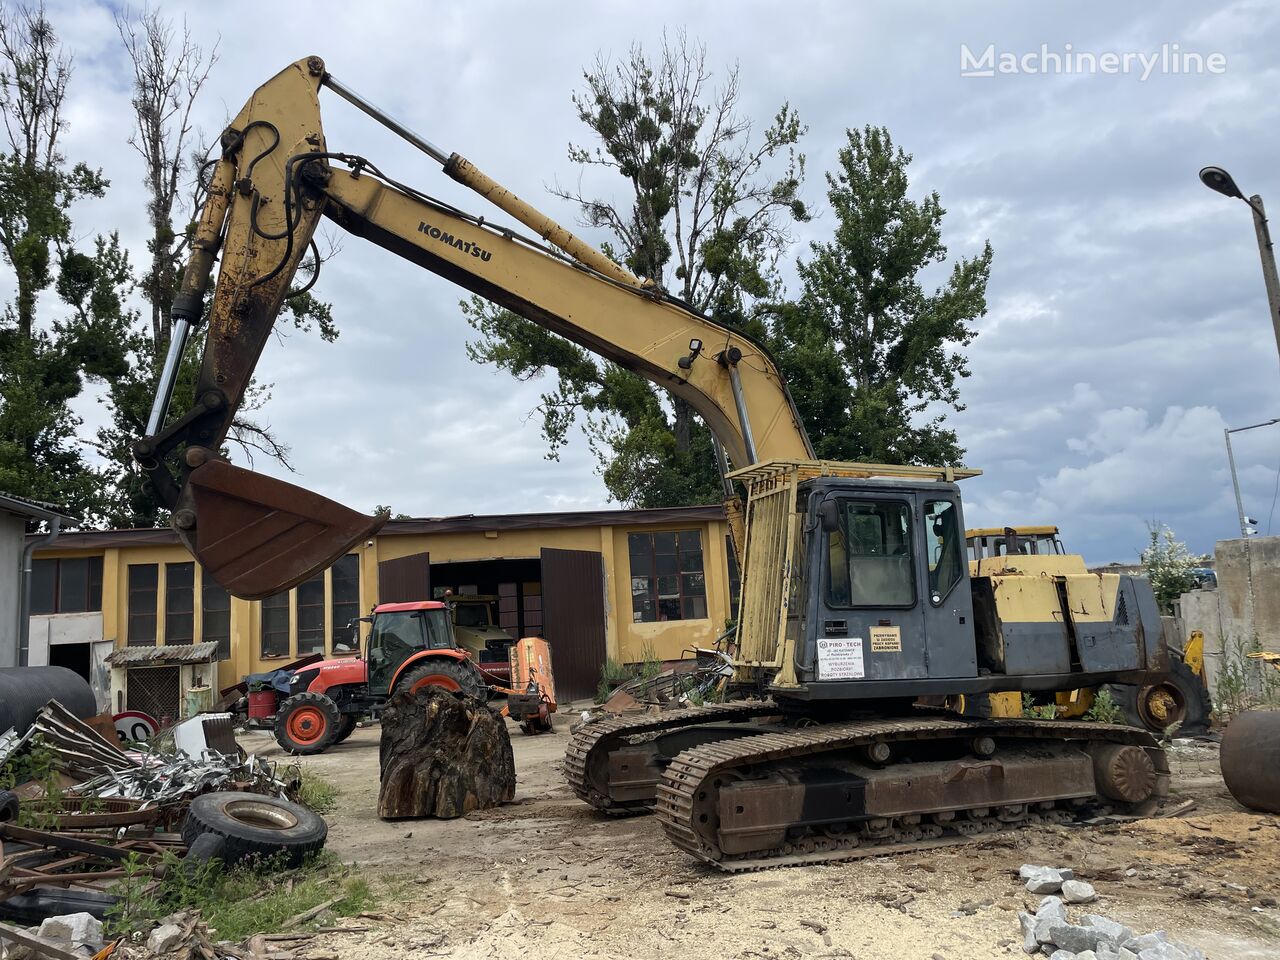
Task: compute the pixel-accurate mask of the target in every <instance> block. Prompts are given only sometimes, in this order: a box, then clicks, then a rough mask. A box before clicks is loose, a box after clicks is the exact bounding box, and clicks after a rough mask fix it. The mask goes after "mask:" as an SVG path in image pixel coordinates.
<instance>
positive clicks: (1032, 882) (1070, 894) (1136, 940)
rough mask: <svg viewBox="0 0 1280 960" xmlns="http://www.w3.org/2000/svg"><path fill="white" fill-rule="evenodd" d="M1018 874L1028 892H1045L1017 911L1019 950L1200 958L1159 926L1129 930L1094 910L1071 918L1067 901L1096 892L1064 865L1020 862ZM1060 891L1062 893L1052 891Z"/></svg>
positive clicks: (1127, 959)
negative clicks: (1035, 903)
mask: <svg viewBox="0 0 1280 960" xmlns="http://www.w3.org/2000/svg"><path fill="white" fill-rule="evenodd" d="M1018 876H1019V878H1020V879H1021V880H1023V881H1024V885H1025V887H1026V889H1027V891H1028V892H1029V893H1042V892H1048V893H1049V894H1050V895H1049V896H1046V897H1044V899H1043V900H1041V901H1040V904H1039V905H1038V906H1037V907H1036V912H1035V913H1034V914H1032V913H1027V912H1026V911H1022V912H1020V913H1019V914H1018V923H1019V926H1020V927H1021V930H1022V950H1023V952H1024V953H1026V954H1029V955H1040V956H1045V957H1048V958H1049V960H1205V955H1204V953H1203V952H1202V951H1201V950H1199V949H1198V948H1196V947H1193V946H1190V945H1188V944H1184V943H1174V942H1172V941H1170V940H1169V937H1168V934H1166V933H1165V932H1164V931H1163V930H1156V931H1155V932H1153V933H1144V934H1142V935H1135V934H1134V932H1133V930H1132V929H1130V928H1129V927H1127V926H1125V925H1124V924H1123V923H1120V922H1118V921H1116V920H1112V919H1111V918H1110V917H1106V916H1103V915H1102V914H1098V913H1085V914H1081V915H1080V917H1079V920H1078V922H1075V923H1073V922H1071V919H1070V916H1069V915H1068V912H1067V905H1068V904H1072V905H1076V904H1085V903H1092V902H1093V901H1095V900H1097V898H1098V895H1097V892H1096V891H1095V890H1094V889H1093V886H1092V885H1091V884H1088V883H1085V882H1084V881H1081V880H1076V879H1075V875H1074V874H1073V873H1072V871H1070V870H1063V869H1058V868H1054V867H1045V866H1036V865H1034V864H1029V863H1028V864H1023V865H1022V867H1021V868H1020V869H1019V870H1018ZM1057 892H1061V893H1062V896H1061V897H1059V896H1054V895H1053V894H1054V893H1057Z"/></svg>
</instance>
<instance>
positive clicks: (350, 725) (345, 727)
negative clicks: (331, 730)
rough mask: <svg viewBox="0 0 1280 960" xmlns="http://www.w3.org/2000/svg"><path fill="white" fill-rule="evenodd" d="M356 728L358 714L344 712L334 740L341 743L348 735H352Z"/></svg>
mask: <svg viewBox="0 0 1280 960" xmlns="http://www.w3.org/2000/svg"><path fill="white" fill-rule="evenodd" d="M355 728H356V715H355V714H354V713H344V714H343V715H342V717H341V718H340V719H339V720H338V732H337V733H336V734H335V735H334V738H333V742H334V743H335V744H339V743H341V742H342V741H343V740H345V739H347V737H349V736H351V734H352V732H353V731H354V730H355Z"/></svg>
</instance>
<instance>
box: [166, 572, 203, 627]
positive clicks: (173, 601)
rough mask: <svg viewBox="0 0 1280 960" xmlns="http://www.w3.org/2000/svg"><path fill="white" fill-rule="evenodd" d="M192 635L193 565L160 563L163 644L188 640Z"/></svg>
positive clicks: (194, 596)
mask: <svg viewBox="0 0 1280 960" xmlns="http://www.w3.org/2000/svg"><path fill="white" fill-rule="evenodd" d="M195 635H196V565H195V564H194V563H166V564H165V565H164V642H165V645H166V646H168V645H169V644H171V643H172V644H179V643H192V642H193V641H194V640H195Z"/></svg>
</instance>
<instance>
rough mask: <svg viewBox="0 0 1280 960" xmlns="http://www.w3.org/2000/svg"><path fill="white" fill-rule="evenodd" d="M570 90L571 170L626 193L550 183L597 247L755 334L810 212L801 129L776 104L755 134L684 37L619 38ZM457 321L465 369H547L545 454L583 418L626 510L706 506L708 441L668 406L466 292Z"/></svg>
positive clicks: (726, 86) (732, 95)
mask: <svg viewBox="0 0 1280 960" xmlns="http://www.w3.org/2000/svg"><path fill="white" fill-rule="evenodd" d="M584 80H585V89H584V90H582V91H581V92H579V93H577V94H575V95H574V97H573V104H574V107H575V109H576V110H577V113H578V118H579V119H580V120H581V121H582V122H583V123H584V124H585V125H586V127H587V128H588V129H589V130H590V131H591V134H592V137H593V140H594V143H593V145H591V146H570V148H569V157H570V159H571V160H573V161H574V162H576V163H579V164H581V165H583V166H596V167H602V168H605V169H608V170H610V171H612V172H614V173H616V174H617V175H618V176H619V177H620V178H621V180H622V182H623V184H624V186H623V190H624V191H625V193H624V196H625V199H622V200H614V199H602V198H599V197H594V196H591V197H589V196H584V195H581V194H578V193H573V192H569V191H564V190H560V189H556V190H555V191H553V192H555V193H556V194H557V195H558V196H560V197H562V198H564V199H568V200H570V201H572V202H574V203H576V204H578V205H579V207H580V209H581V211H582V216H583V220H584V221H585V222H586V224H587V225H588V226H591V227H593V228H597V229H603V230H606V231H607V232H608V233H609V236H610V241H609V242H608V243H607V244H605V251H606V253H608V254H609V255H610V256H613V257H614V258H615V259H617V260H619V261H620V262H622V263H623V264H625V265H626V266H627V267H628V268H629V269H630V270H631V271H632V272H634V273H636V274H638V275H639V276H642V277H646V278H649V279H650V280H652V281H654V282H655V283H657V284H659V285H660V286H662V287H663V288H665V289H668V290H670V291H672V292H673V293H675V294H677V295H678V296H679V297H680V298H681V299H683V300H684V301H686V302H687V303H689V304H690V305H692V307H693V308H694V309H695V310H698V311H702V312H705V313H708V314H709V315H711V316H712V317H714V318H715V319H716V320H718V321H719V322H721V323H724V324H727V325H729V326H734V327H742V328H753V327H755V328H758V329H755V332H763V328H761V327H759V324H758V323H756V322H754V321H752V319H751V317H750V314H751V312H752V309H753V306H754V304H756V303H758V302H759V301H761V300H762V299H763V298H766V297H776V295H777V293H778V290H779V289H780V283H779V280H778V275H777V271H776V264H777V261H778V258H779V257H780V255H781V254H782V252H783V251H784V250H785V249H786V247H787V246H788V244H789V242H790V235H789V233H788V230H787V228H788V225H789V224H791V223H793V222H797V221H805V220H808V219H809V213H808V211H807V209H806V208H805V206H804V203H803V202H802V201H801V200H800V196H799V191H800V186H801V183H802V182H803V179H804V157H803V155H801V154H798V153H797V152H796V150H795V147H796V144H797V143H798V142H799V139H800V137H801V136H802V135H803V133H804V132H805V128H804V127H803V125H801V123H800V121H799V119H798V117H797V116H796V113H795V111H794V110H793V109H792V108H791V107H790V106H789V105H787V104H783V105H782V107H781V108H780V109H779V110H778V111H777V113H776V115H775V116H774V119H773V122H772V123H771V124H769V125H768V126H767V127H765V128H764V129H763V131H762V132H760V133H759V134H757V133H756V132H755V131H754V130H753V126H752V123H751V121H750V120H749V119H748V118H746V117H745V116H743V115H742V114H741V113H740V112H739V110H740V106H741V104H740V96H741V94H740V89H739V81H738V74H737V70H736V69H731V70H729V71H727V73H726V75H725V76H724V78H723V82H722V83H721V84H720V85H719V87H718V88H717V89H714V90H713V89H712V87H711V82H712V77H711V73H710V71H709V70H708V69H707V67H706V51H705V49H703V48H702V47H701V46H700V45H698V44H694V43H690V42H689V41H688V40H687V39H686V38H685V37H684V36H682V35H681V36H677V37H675V38H664V39H663V42H662V45H661V48H660V49H659V50H658V51H656V52H655V53H654V54H653V55H650V54H649V53H648V52H646V51H645V50H644V49H642V48H641V47H639V46H636V47H633V48H632V49H631V51H630V52H629V53H628V55H627V56H626V57H625V58H623V59H622V60H621V61H620V62H617V63H613V62H610V61H607V60H603V59H602V60H599V61H597V62H596V63H595V64H594V66H593V67H592V68H591V69H590V70H588V71H586V72H585V74H584ZM462 310H463V314H464V315H465V316H466V318H467V321H468V322H469V323H470V324H471V325H472V327H473V328H475V330H476V331H477V332H478V333H479V334H480V336H479V339H478V340H476V341H475V342H472V343H470V344H468V348H467V349H468V353H469V355H470V356H471V358H472V359H473V360H475V361H476V362H478V363H487V364H493V365H495V366H497V367H499V368H500V369H503V370H506V371H507V372H508V373H510V374H511V375H512V376H514V377H516V378H517V379H519V380H529V379H532V378H534V377H541V376H544V375H547V374H554V375H555V378H556V382H555V385H554V386H553V387H552V388H551V389H548V390H547V391H546V392H545V393H544V394H543V396H542V400H541V404H540V407H539V412H540V413H541V417H542V430H543V435H544V437H545V438H546V441H547V446H548V453H547V456H548V458H550V459H555V458H556V457H558V455H559V451H560V449H561V448H562V447H563V446H564V444H565V443H566V442H567V440H568V436H569V431H570V430H571V428H572V427H573V426H574V425H575V423H577V422H578V421H579V419H581V421H582V426H583V429H584V431H585V433H586V435H587V438H588V441H589V442H590V445H591V449H592V451H593V453H594V454H595V455H596V458H597V460H598V462H599V465H600V474H601V477H602V478H603V480H604V483H605V487H606V488H607V489H608V491H609V494H610V496H611V497H612V498H613V499H614V500H616V501H618V502H620V503H624V504H626V505H628V506H633V507H653V506H669V505H678V504H692V503H711V502H715V501H717V500H719V499H720V498H721V496H722V492H721V487H720V480H719V473H718V470H717V468H716V464H715V459H714V456H713V452H712V443H711V435H710V433H709V432H708V431H707V429H706V427H705V426H703V425H702V424H701V423H699V422H698V421H696V420H695V418H694V415H693V412H692V410H691V409H690V408H689V406H688V405H687V404H686V403H684V402H683V401H681V400H678V399H674V398H671V397H669V396H668V395H667V394H666V393H665V392H664V391H662V390H660V389H659V388H657V387H655V386H654V385H652V384H651V383H649V382H648V381H647V380H645V379H643V378H642V377H640V376H638V375H637V374H634V373H630V372H628V371H625V370H622V369H621V368H619V367H617V366H616V365H614V364H612V363H610V362H609V361H606V360H602V359H599V358H597V357H594V356H593V355H591V354H590V353H589V352H588V351H586V350H584V349H583V348H581V347H578V346H576V345H574V344H572V343H569V342H568V341H566V340H564V339H563V338H561V337H559V336H557V335H555V334H552V333H549V332H547V331H545V330H543V329H542V328H541V327H538V326H537V325H535V324H533V323H532V322H531V321H528V320H524V319H523V318H521V317H518V316H516V315H515V314H513V313H511V312H510V311H507V310H504V309H502V308H500V307H497V306H495V305H493V304H490V303H487V302H486V301H484V300H481V299H479V298H473V299H471V300H470V301H464V302H463V304H462Z"/></svg>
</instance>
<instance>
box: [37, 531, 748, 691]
mask: <svg viewBox="0 0 1280 960" xmlns="http://www.w3.org/2000/svg"><path fill="white" fill-rule="evenodd" d="M727 536H728V526H727V524H726V522H725V519H724V512H723V510H721V508H719V507H677V508H668V509H656V510H600V511H589V512H575V513H538V514H512V515H505V516H463V517H447V518H432V519H421V520H392V521H390V522H389V523H388V524H387V525H386V527H384V528H383V530H382V531H381V532H380V533H379V534H378V535H377V537H376V538H375V539H373V540H370V541H369V542H367V543H365V544H363V545H360V546H358V547H357V548H356V549H355V550H354V551H353V552H352V553H350V554H348V555H347V556H346V557H344V558H342V559H341V560H339V561H338V562H337V563H336V564H334V566H332V567H331V568H330V569H328V570H326V571H325V572H324V573H323V574H320V575H319V576H317V577H316V578H314V579H313V580H311V581H308V582H306V583H303V584H301V585H300V586H298V587H295V588H294V589H292V590H290V591H288V592H287V593H284V594H280V595H279V596H277V597H273V598H270V599H267V600H263V601H253V602H250V601H244V600H239V599H235V598H230V597H228V596H227V594H226V592H225V591H224V590H222V588H221V587H219V586H218V585H217V584H216V583H214V582H213V581H212V580H211V579H209V578H206V577H204V576H203V574H202V571H201V570H200V568H199V566H198V565H197V564H195V563H194V562H193V561H192V558H191V556H190V555H189V554H188V553H187V552H186V550H185V549H184V548H183V547H182V546H181V545H180V544H179V543H178V540H177V537H176V536H175V535H174V534H173V533H172V531H170V530H168V529H160V530H150V529H148V530H104V531H84V532H78V533H65V534H63V535H62V536H61V537H59V539H58V540H57V541H56V543H55V544H53V545H52V546H51V547H50V548H48V549H45V550H40V551H37V553H36V555H35V556H36V561H35V566H34V569H33V571H32V581H33V582H32V617H31V650H30V663H32V664H41V663H56V664H61V665H63V666H67V667H70V668H72V669H75V670H77V671H78V672H80V673H82V674H83V675H85V676H86V677H88V678H89V679H90V681H91V682H92V683H93V684H94V686H95V690H96V691H97V693H98V696H99V700H100V703H101V704H102V705H103V706H104V707H106V706H107V704H108V702H109V703H110V709H111V710H112V711H113V712H118V711H120V710H123V709H127V708H129V707H130V705H129V703H128V700H127V696H126V692H125V691H122V690H118V689H117V690H115V691H112V690H110V689H109V684H110V681H109V679H108V675H107V671H106V669H105V662H106V656H107V655H108V654H109V653H110V652H111V651H112V650H114V649H116V648H119V647H134V646H159V647H165V646H174V645H188V644H194V643H202V642H204V643H208V642H215V643H216V644H217V645H218V646H217V668H216V672H217V676H216V678H212V677H211V678H208V680H209V681H214V685H215V686H217V687H227V686H230V685H231V684H233V683H236V682H238V681H239V680H240V679H241V678H243V677H244V676H246V675H247V674H250V673H259V672H265V671H269V670H272V669H276V668H278V667H280V666H283V665H285V664H287V663H289V662H291V661H293V660H295V659H298V658H299V657H303V656H306V655H308V654H312V653H322V654H324V655H326V656H354V655H356V653H357V650H356V648H355V642H354V641H353V638H352V633H351V630H350V629H349V628H348V626H347V625H348V623H349V622H350V621H351V620H353V619H354V618H356V617H357V616H359V615H360V614H362V613H367V612H368V611H369V609H370V608H371V607H373V606H374V605H375V604H376V603H378V602H390V601H396V600H419V599H426V598H428V597H429V596H434V597H439V596H441V595H442V594H443V593H444V591H445V590H446V589H451V590H452V591H453V592H454V593H460V594H461V593H476V594H492V595H496V596H497V597H498V598H499V601H498V607H499V616H500V618H501V626H502V627H503V628H504V629H506V630H507V631H508V632H509V633H511V635H512V636H513V637H514V636H521V635H525V636H531V635H540V636H545V637H546V638H547V639H548V640H549V641H550V642H551V644H552V650H553V655H554V657H555V667H556V678H557V687H558V690H559V693H560V697H561V699H562V700H566V701H567V700H569V699H576V698H579V697H585V696H589V695H591V694H592V693H593V692H594V690H595V687H596V682H597V680H598V679H599V675H600V668H601V666H602V665H603V663H604V660H605V657H611V658H614V659H617V660H620V661H623V662H635V661H640V660H643V659H647V658H651V657H657V658H658V659H663V660H674V659H678V658H680V657H681V655H682V653H683V652H684V651H685V650H687V649H688V648H690V647H693V646H695V645H709V644H711V643H712V642H713V641H714V640H715V639H716V637H717V636H718V635H719V634H720V633H721V632H723V630H724V627H725V624H726V621H728V620H729V619H731V618H732V617H733V615H734V614H733V609H734V605H735V601H736V590H737V578H736V566H735V565H733V563H732V558H731V550H730V548H729V543H728V539H727ZM174 653H175V654H177V653H178V651H174ZM155 676H158V675H155ZM175 676H176V668H175ZM134 708H137V707H136V705H135V707H134Z"/></svg>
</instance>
